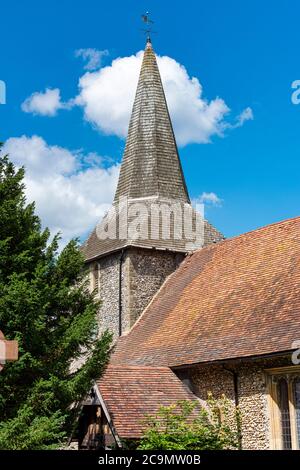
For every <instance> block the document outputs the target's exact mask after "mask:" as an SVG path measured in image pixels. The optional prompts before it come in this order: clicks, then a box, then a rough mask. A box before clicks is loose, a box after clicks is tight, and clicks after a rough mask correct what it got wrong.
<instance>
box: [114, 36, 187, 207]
mask: <svg viewBox="0 0 300 470" xmlns="http://www.w3.org/2000/svg"><path fill="white" fill-rule="evenodd" d="M124 196H126V197H127V198H130V199H131V198H133V199H135V198H148V197H157V198H159V199H161V198H163V199H176V200H179V201H182V202H189V196H188V192H187V188H186V183H185V180H184V176H183V172H182V168H181V163H180V159H179V155H178V150H177V145H176V141H175V136H174V132H173V128H172V123H171V119H170V115H169V111H168V106H167V102H166V98H165V94H164V90H163V86H162V82H161V78H160V73H159V69H158V66H157V62H156V57H155V53H154V51H153V48H152V44H151V39H150V38H149V37H148V39H147V44H146V49H145V52H144V57H143V62H142V67H141V71H140V76H139V81H138V86H137V91H136V95H135V100H134V105H133V109H132V114H131V119H130V124H129V130H128V137H127V142H126V147H125V152H124V156H123V162H122V165H121V171H120V177H119V182H118V186H117V191H116V195H115V202H117V201H118V200H119V198H120V197H124Z"/></svg>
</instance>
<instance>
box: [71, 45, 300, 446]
mask: <svg viewBox="0 0 300 470" xmlns="http://www.w3.org/2000/svg"><path fill="white" fill-rule="evenodd" d="M82 251H83V254H84V257H85V260H86V264H87V266H88V267H89V272H90V283H91V289H92V290H93V291H94V292H95V293H96V294H95V295H96V296H97V297H98V298H99V299H101V307H100V310H99V314H98V315H99V327H100V332H101V331H104V330H106V329H109V330H110V331H111V332H112V333H113V335H114V347H113V351H112V355H111V358H110V362H109V364H108V366H107V369H106V371H105V373H104V375H103V376H102V377H101V378H100V379H99V380H97V381H96V383H95V386H94V388H93V391H92V393H91V396H90V397H89V399H87V401H86V402H85V403H84V406H83V415H82V417H81V423H80V432H79V448H97V447H99V445H100V444H99V443H100V442H101V445H102V446H104V447H107V448H108V447H110V446H112V445H114V446H116V447H122V442H123V441H124V440H126V439H130V440H134V439H137V440H138V439H139V438H141V436H142V434H143V430H144V429H143V418H144V417H145V415H146V414H149V413H150V414H154V413H155V412H156V411H157V410H158V408H159V407H160V406H161V405H170V404H172V403H176V402H177V401H178V400H185V399H188V400H190V399H193V400H194V399H197V398H198V399H200V400H204V401H205V400H206V399H207V394H208V393H209V392H211V393H212V394H213V396H214V397H215V398H218V397H220V396H222V395H223V394H225V395H226V397H227V398H228V399H229V400H230V402H231V403H232V406H233V407H235V406H237V405H238V406H239V409H240V413H241V423H240V426H241V438H240V448H241V449H258V450H264V449H299V447H300V360H299V356H300V354H297V347H299V340H300V315H299V312H300V217H299V218H294V219H290V220H285V221H282V222H278V223H275V224H272V225H269V226H266V227H262V228H259V229H257V230H254V231H252V232H249V233H245V234H243V235H240V236H237V237H234V238H231V239H227V240H225V238H224V236H223V235H222V234H221V233H220V232H219V231H218V230H217V229H216V228H215V227H213V226H212V225H211V224H210V223H209V222H208V221H207V220H205V219H204V217H203V214H202V215H201V214H200V215H199V213H198V212H197V211H196V209H195V208H194V207H193V206H192V204H191V201H190V197H189V194H188V189H187V186H186V183H185V179H184V174H183V171H182V167H181V163H180V158H179V154H178V149H177V145H176V140H175V136H174V132H173V127H172V123H171V119H170V115H169V112H168V106H167V102H166V98H165V94H164V90H163V86H162V82H161V78H160V73H159V69H158V66H157V62H156V57H155V53H154V50H153V47H152V44H151V41H150V39H148V40H147V44H146V49H145V52H144V57H143V62H142V66H141V71H140V76H139V82H138V86H137V90H136V95H135V100H134V105H133V110H132V115H131V119H130V124H129V130H128V136H127V141H126V146H125V151H124V156H123V160H122V165H121V170H120V176H119V182H118V186H117V190H116V194H115V199H114V202H113V204H112V208H111V210H110V211H109V212H108V214H106V216H105V217H104V219H103V220H102V221H101V222H100V223H99V225H98V226H97V227H96V228H95V229H94V231H93V232H92V233H91V235H90V236H89V237H88V239H87V241H86V242H85V244H84V245H83V247H82Z"/></svg>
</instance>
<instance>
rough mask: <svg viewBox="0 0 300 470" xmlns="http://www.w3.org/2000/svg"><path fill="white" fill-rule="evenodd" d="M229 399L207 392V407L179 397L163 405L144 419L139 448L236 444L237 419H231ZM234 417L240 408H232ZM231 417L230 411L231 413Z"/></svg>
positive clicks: (202, 447)
mask: <svg viewBox="0 0 300 470" xmlns="http://www.w3.org/2000/svg"><path fill="white" fill-rule="evenodd" d="M230 409H232V406H231V403H230V402H229V401H228V400H227V399H226V398H225V397H224V396H223V397H222V398H221V399H220V400H215V399H213V397H212V396H211V395H210V394H209V396H208V400H207V407H203V406H201V405H200V404H199V402H197V401H178V402H177V403H176V404H174V405H170V406H162V407H160V408H159V411H158V412H157V414H156V415H155V416H148V417H147V418H146V420H145V425H146V431H145V433H144V436H143V437H142V439H141V441H140V444H139V446H138V449H142V450H219V449H234V448H237V447H238V443H239V436H238V432H237V431H236V430H235V429H232V427H236V422H234V423H233V424H232V423H231V419H230ZM235 414H236V417H237V419H239V412H238V410H235ZM231 418H232V414H231Z"/></svg>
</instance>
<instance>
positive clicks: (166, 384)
mask: <svg viewBox="0 0 300 470" xmlns="http://www.w3.org/2000/svg"><path fill="white" fill-rule="evenodd" d="M97 385H98V387H99V390H100V393H101V395H102V398H103V400H104V401H105V404H106V407H107V409H108V411H109V414H110V417H111V419H112V421H113V423H114V427H115V429H116V431H117V433H118V435H119V437H120V438H123V439H124V438H138V437H141V436H142V433H143V429H144V428H145V416H146V415H149V414H150V415H153V414H155V413H156V412H157V411H158V408H159V407H160V406H168V405H171V404H174V403H176V402H177V401H178V400H191V399H195V396H194V395H193V394H192V393H191V392H190V391H189V390H188V389H187V388H186V387H185V386H184V385H183V384H182V382H181V381H180V380H179V379H178V378H177V377H176V375H175V374H174V373H173V372H172V371H171V370H170V369H169V368H168V367H143V366H138V367H137V366H134V367H132V366H123V365H122V366H112V365H109V366H108V367H107V369H106V371H105V373H104V375H103V377H102V378H101V379H100V380H99V381H98V382H97Z"/></svg>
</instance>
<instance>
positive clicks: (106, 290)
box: [98, 248, 184, 339]
mask: <svg viewBox="0 0 300 470" xmlns="http://www.w3.org/2000/svg"><path fill="white" fill-rule="evenodd" d="M183 258H184V255H183V254H180V253H179V254H178V253H172V252H167V251H158V250H146V249H138V248H129V249H127V250H125V251H124V254H123V260H122V334H123V333H126V332H127V331H128V330H129V329H130V328H131V327H132V326H133V325H134V323H135V321H136V320H137V319H138V318H139V316H140V315H141V313H142V312H143V310H144V309H145V308H146V306H147V305H148V304H149V302H150V301H151V300H152V298H153V296H154V295H155V294H156V292H157V291H158V290H159V288H160V287H161V285H162V283H163V282H164V280H165V279H166V277H167V276H169V275H170V274H171V273H172V272H173V271H175V269H176V268H177V267H178V265H179V264H180V262H181V261H182V260H183ZM120 259H121V252H117V253H112V254H110V255H108V256H106V257H103V258H101V259H99V260H98V263H99V267H100V278H99V280H100V288H99V297H100V299H101V307H100V310H99V314H98V318H99V327H100V328H99V330H100V333H102V332H103V331H105V330H106V329H109V330H110V331H111V332H112V333H113V334H114V339H117V337H118V335H119V273H120Z"/></svg>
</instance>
